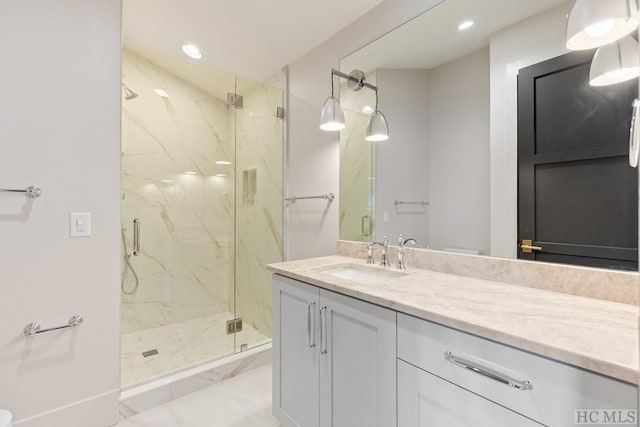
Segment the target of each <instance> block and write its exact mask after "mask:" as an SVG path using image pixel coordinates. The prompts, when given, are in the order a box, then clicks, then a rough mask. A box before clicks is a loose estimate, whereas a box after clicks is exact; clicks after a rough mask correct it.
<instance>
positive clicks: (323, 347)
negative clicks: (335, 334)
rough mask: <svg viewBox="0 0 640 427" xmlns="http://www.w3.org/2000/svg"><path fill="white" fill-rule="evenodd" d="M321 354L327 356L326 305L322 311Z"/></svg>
mask: <svg viewBox="0 0 640 427" xmlns="http://www.w3.org/2000/svg"><path fill="white" fill-rule="evenodd" d="M323 313H324V315H323ZM320 353H322V354H327V306H326V305H325V306H324V307H322V308H321V309H320Z"/></svg>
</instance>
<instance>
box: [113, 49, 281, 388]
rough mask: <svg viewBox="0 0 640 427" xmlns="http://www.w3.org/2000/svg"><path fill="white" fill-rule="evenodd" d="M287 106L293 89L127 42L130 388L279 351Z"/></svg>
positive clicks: (126, 374)
mask: <svg viewBox="0 0 640 427" xmlns="http://www.w3.org/2000/svg"><path fill="white" fill-rule="evenodd" d="M134 95H137V96H134ZM282 105H283V91H282V90H281V89H278V88H275V87H271V86H269V85H266V84H263V83H258V82H255V81H251V80H248V79H245V78H242V77H239V76H236V75H233V74H230V73H227V72H223V71H220V70H216V69H213V68H210V67H207V66H205V65H202V64H200V63H198V62H196V61H192V60H189V59H186V58H181V57H177V56H173V55H167V54H165V53H162V52H159V51H157V50H153V49H150V48H148V47H145V46H141V45H137V44H134V43H130V42H125V46H124V54H123V124H122V128H123V138H122V140H123V142H122V174H121V178H122V201H121V202H122V206H121V207H122V214H121V215H122V268H123V272H122V273H123V274H122V283H121V290H122V292H121V295H122V307H121V308H122V310H121V317H122V318H121V324H122V346H121V347H122V387H123V388H128V387H130V386H133V385H137V384H141V383H144V382H148V381H150V380H153V379H157V378H158V377H162V376H165V375H167V374H170V373H173V372H176V371H180V370H184V369H187V368H190V367H193V366H195V365H199V364H202V363H205V362H208V361H211V360H215V359H219V358H223V357H225V356H229V355H231V354H234V353H237V352H241V351H244V350H246V349H250V348H252V347H255V346H259V345H263V344H265V343H268V342H270V341H271V336H272V335H271V280H270V274H269V273H268V272H267V271H266V269H265V265H266V264H268V263H270V262H277V261H280V260H282V256H283V254H282V247H283V245H282V230H283V194H282V190H283V120H282V119H281V118H279V117H281V116H282V114H281V111H282V110H281V107H282ZM134 221H135V222H136V223H135V226H134ZM136 228H137V230H138V232H137V233H136V232H135V231H136V230H135V229H136ZM134 236H136V237H137V238H134ZM134 249H137V252H136V251H134Z"/></svg>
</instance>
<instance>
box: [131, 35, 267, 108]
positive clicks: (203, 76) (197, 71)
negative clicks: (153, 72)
mask: <svg viewBox="0 0 640 427" xmlns="http://www.w3.org/2000/svg"><path fill="white" fill-rule="evenodd" d="M124 49H125V54H126V52H127V51H131V52H133V53H135V54H137V55H140V56H142V57H143V58H146V59H148V60H149V61H151V62H153V63H154V64H156V65H158V66H160V67H162V68H164V69H165V70H166V71H168V72H170V73H171V74H173V75H175V76H178V77H180V78H181V79H183V80H185V81H187V82H189V83H191V84H192V85H194V86H196V87H197V88H199V89H200V90H202V91H204V92H206V93H208V94H209V95H211V96H213V97H215V98H217V99H220V100H222V101H223V102H226V101H227V93H230V92H231V93H235V92H237V93H240V94H243V93H247V92H249V91H250V90H251V89H252V88H253V87H254V86H255V85H256V83H255V82H253V81H251V80H247V79H238V80H239V81H238V82H237V83H236V76H235V75H234V74H232V73H229V72H227V71H222V70H220V69H218V68H214V67H210V66H207V65H205V64H202V63H200V62H199V61H194V60H190V59H189V58H187V57H185V56H184V55H182V56H179V55H172V54H168V53H165V52H163V51H161V50H158V49H154V48H151V47H148V46H146V45H143V44H139V43H134V42H131V41H128V40H125V42H124ZM236 85H238V86H239V87H238V89H237V90H236Z"/></svg>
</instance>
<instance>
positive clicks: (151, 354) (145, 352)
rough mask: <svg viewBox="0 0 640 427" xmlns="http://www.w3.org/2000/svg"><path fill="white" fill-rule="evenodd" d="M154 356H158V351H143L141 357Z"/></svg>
mask: <svg viewBox="0 0 640 427" xmlns="http://www.w3.org/2000/svg"><path fill="white" fill-rule="evenodd" d="M156 354H158V350H157V349H155V348H154V349H153V350H147V351H143V352H142V357H149V356H155V355H156Z"/></svg>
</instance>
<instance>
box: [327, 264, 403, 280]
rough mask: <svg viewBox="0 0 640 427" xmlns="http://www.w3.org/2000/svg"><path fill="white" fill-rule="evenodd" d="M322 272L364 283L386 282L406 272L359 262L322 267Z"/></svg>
mask: <svg viewBox="0 0 640 427" xmlns="http://www.w3.org/2000/svg"><path fill="white" fill-rule="evenodd" d="M319 271H320V272H321V273H322V274H327V275H329V276H333V277H337V278H339V279H345V280H349V281H351V282H356V283H360V284H363V285H375V284H378V283H384V282H386V281H388V280H391V279H397V278H398V277H402V276H404V275H405V273H401V272H399V271H394V270H385V269H382V268H378V267H373V266H366V265H358V264H341V265H334V266H331V267H323V268H320V269H319Z"/></svg>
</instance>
